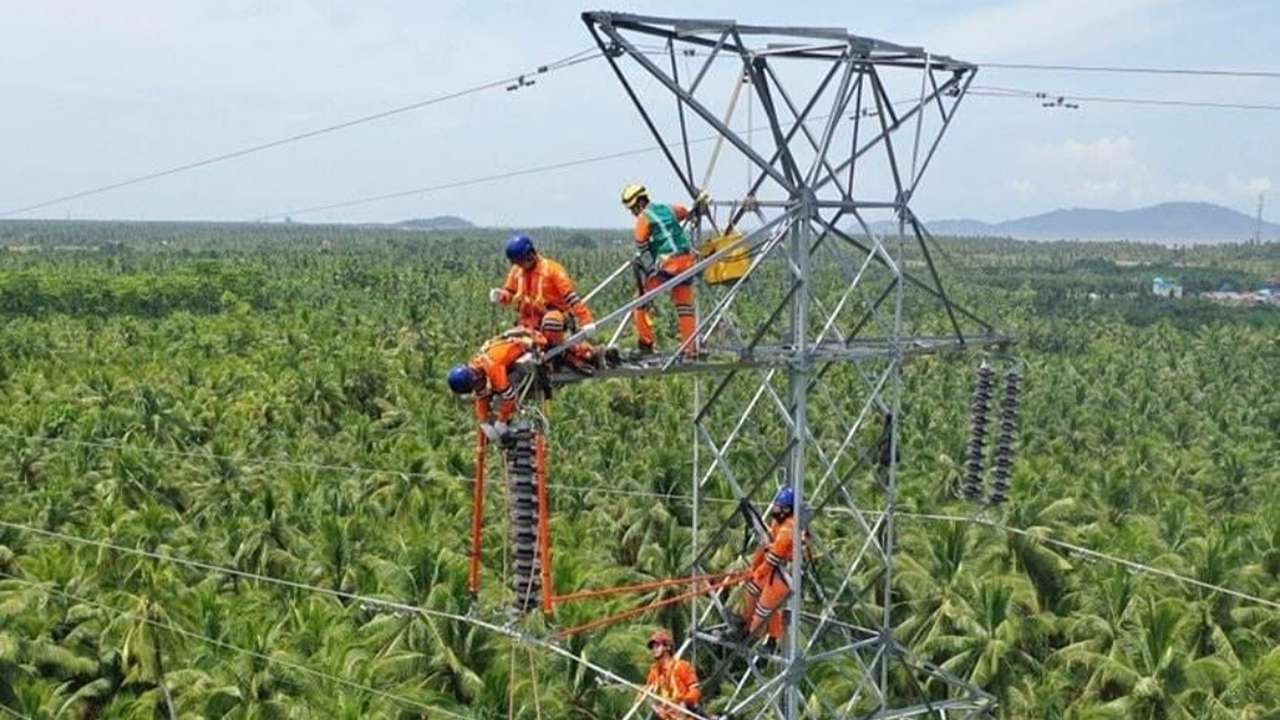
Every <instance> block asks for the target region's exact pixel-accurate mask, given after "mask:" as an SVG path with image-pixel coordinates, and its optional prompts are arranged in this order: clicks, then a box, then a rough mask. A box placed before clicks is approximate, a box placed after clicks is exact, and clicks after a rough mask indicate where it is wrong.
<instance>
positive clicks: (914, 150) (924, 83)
mask: <svg viewBox="0 0 1280 720" xmlns="http://www.w3.org/2000/svg"><path fill="white" fill-rule="evenodd" d="M931 63H932V58H930V57H929V56H928V55H925V58H924V71H923V72H922V73H920V104H921V105H922V106H923V105H925V100H924V94H925V89H926V88H928V86H929V85H928V83H929V76H930V74H931V72H930V64H931ZM923 130H924V112H919V113H916V133H915V140H913V141H912V146H911V174H910V175H909V177H910V178H911V183H910V185H909V187H908V190H907V195H908V197H910V194H911V189H912V188H915V186H916V179H917V177H918V176H917V175H916V163H917V162H918V161H919V160H920V133H921V132H922V131H923Z"/></svg>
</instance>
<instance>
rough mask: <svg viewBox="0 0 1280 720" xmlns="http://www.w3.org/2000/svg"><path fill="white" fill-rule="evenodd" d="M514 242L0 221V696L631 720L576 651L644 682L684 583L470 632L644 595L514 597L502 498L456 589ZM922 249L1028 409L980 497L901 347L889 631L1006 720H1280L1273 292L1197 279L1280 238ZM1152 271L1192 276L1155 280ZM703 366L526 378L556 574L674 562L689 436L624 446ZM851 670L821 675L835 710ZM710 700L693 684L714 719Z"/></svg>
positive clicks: (935, 387)
mask: <svg viewBox="0 0 1280 720" xmlns="http://www.w3.org/2000/svg"><path fill="white" fill-rule="evenodd" d="M531 232H532V233H533V234H534V235H535V236H536V237H537V238H538V239H539V242H540V243H541V245H542V246H543V247H545V248H546V251H547V252H548V253H549V254H551V255H552V256H554V257H556V258H557V259H558V260H560V261H561V262H562V263H564V264H565V265H566V266H567V267H570V268H572V270H573V272H574V274H575V275H576V276H577V277H578V278H580V279H581V282H582V284H583V285H586V286H588V287H589V286H591V285H594V284H595V282H597V281H599V280H601V279H603V278H604V277H605V276H606V275H607V274H608V273H609V272H610V270H612V269H613V268H614V267H615V266H617V265H618V263H619V262H621V261H622V260H624V259H625V258H626V257H627V256H628V253H629V252H630V251H629V249H628V248H627V247H626V245H625V243H626V242H627V238H626V236H625V234H624V233H621V232H612V231H609V232H602V231H591V230H565V229H545V230H541V231H538V230H533V231H531ZM507 234H508V233H507V232H506V231H498V230H468V231H459V232H451V231H439V232H418V231H413V232H409V231H403V230H392V229H379V228H351V227H337V226H302V225H247V224H246V225H214V224H208V225H204V224H194V223H191V224H185V223H184V224H179V223H174V224H164V223H154V224H145V225H144V224H125V223H54V222H17V221H11V222H5V223H3V224H0V243H2V244H3V245H4V246H5V250H4V252H3V253H0V400H2V402H0V497H2V498H3V502H2V503H0V714H6V713H7V714H9V715H12V716H15V717H25V718H34V719H39V720H46V719H52V718H86V719H87V718H102V719H109V718H110V719H125V718H129V719H136V718H173V717H177V718H226V719H229V720H230V719H237V720H239V719H244V720H248V719H251V718H263V719H267V718H299V719H303V718H353V719H354V718H371V717H378V718H402V719H405V720H407V719H409V718H433V719H434V718H468V719H476V720H484V719H490V718H493V719H497V718H523V719H527V720H534V719H535V718H543V717H545V718H578V719H581V720H587V719H600V720H604V719H613V718H619V717H622V716H623V715H625V714H626V712H627V710H628V708H630V707H631V705H632V704H633V702H634V701H635V699H636V697H635V693H634V690H632V689H631V688H630V687H628V686H627V685H625V684H623V683H621V682H619V680H618V679H617V678H615V677H612V676H610V675H608V674H604V673H601V672H599V671H598V670H596V669H593V668H592V667H590V666H587V665H584V664H582V663H580V662H577V659H587V660H589V661H590V662H591V663H592V664H594V665H596V666H598V667H602V668H605V669H607V670H608V671H610V672H611V673H614V674H616V675H617V676H618V677H620V678H622V679H623V680H626V681H629V682H633V683H641V682H643V680H644V672H645V670H646V668H647V667H648V663H649V657H648V655H647V654H646V650H645V639H646V638H647V637H648V636H649V633H651V632H652V631H653V629H654V628H655V627H658V626H663V627H667V628H670V629H671V630H672V631H673V632H674V633H675V634H677V635H680V634H682V633H683V631H684V630H685V629H687V627H688V625H689V613H688V609H687V607H685V606H683V605H682V604H681V603H672V604H670V605H665V606H662V607H660V608H659V609H657V610H655V611H654V612H650V613H645V614H641V615H638V616H635V617H632V618H628V619H627V620H625V621H623V622H620V623H617V624H614V625H611V626H609V627H607V628H602V629H600V630H599V631H594V632H585V633H582V634H578V635H574V636H573V637H570V638H564V639H559V640H554V642H555V643H556V644H557V645H558V646H559V647H560V648H562V649H563V650H564V653H562V654H557V653H555V652H549V651H548V650H547V648H546V647H544V646H541V645H537V644H531V643H528V642H519V641H517V640H516V639H513V637H512V636H511V635H510V634H504V633H503V632H496V631H495V630H494V628H493V627H486V626H481V625H477V624H475V623H471V622H467V621H466V620H467V619H468V618H475V619H479V620H483V621H484V622H485V623H488V624H490V625H492V626H497V627H499V628H501V627H507V626H508V623H510V627H513V628H516V629H518V631H519V632H520V633H524V634H526V635H527V637H530V638H536V639H539V640H540V641H545V642H548V643H549V642H552V641H553V639H554V638H555V635H556V633H557V631H558V630H559V629H560V628H564V627H571V626H576V625H579V624H581V623H585V622H588V621H590V620H592V619H594V618H598V617H603V616H606V615H609V614H612V613H618V612H621V611H625V610H627V609H628V608H630V607H633V606H634V605H635V604H636V599H635V598H622V599H617V598H605V599H601V600H597V601H592V602H586V603H581V604H574V605H571V606H566V607H564V608H563V609H562V610H561V611H559V612H557V614H556V615H555V617H554V618H547V617H543V616H541V615H540V614H539V613H533V614H530V615H529V616H527V617H523V618H515V619H513V618H511V617H510V616H509V615H508V613H507V610H508V608H509V607H510V602H509V599H510V597H509V596H510V591H509V590H508V589H507V588H505V587H504V584H503V583H502V582H501V579H502V578H503V577H504V575H505V574H506V573H508V572H510V564H511V559H510V557H508V549H507V543H506V540H505V537H506V536H505V530H504V527H503V523H504V522H505V518H506V517H507V514H506V502H507V500H506V498H505V497H504V495H503V493H502V485H501V483H495V485H494V487H492V488H491V491H490V492H489V494H488V499H487V502H488V508H487V515H486V516H487V517H488V518H489V520H488V522H489V523H490V526H489V529H491V531H490V532H487V533H486V536H485V538H486V539H485V546H484V553H485V567H484V572H485V575H486V578H487V580H486V584H485V585H484V586H483V590H482V592H481V593H480V595H479V597H477V598H472V597H471V596H470V594H469V593H468V588H467V580H468V562H467V559H468V552H469V543H470V523H471V493H472V478H473V477H474V463H475V456H474V447H475V424H474V419H473V418H472V415H471V408H470V406H469V404H468V403H465V402H461V401H459V400H458V399H456V398H455V397H454V396H453V395H452V394H451V393H450V392H449V390H448V388H447V387H446V386H445V380H444V377H445V373H446V372H447V370H448V369H449V367H450V366H451V365H453V364H455V363H458V362H460V361H463V360H465V359H466V358H467V357H468V356H469V354H470V353H472V352H473V351H474V349H475V348H476V347H477V346H478V345H479V344H480V343H481V342H483V341H484V340H485V339H486V338H487V337H489V335H491V334H492V333H493V332H494V331H495V330H496V329H497V328H500V327H501V326H502V325H503V323H505V322H509V318H508V317H506V316H505V315H500V311H499V310H498V309H496V308H494V307H493V306H492V305H490V304H488V303H486V302H485V301H484V296H485V293H486V291H487V289H488V288H490V287H493V286H495V285H496V284H498V283H499V282H500V280H501V278H502V277H503V275H504V274H505V272H506V268H507V265H506V261H505V259H504V258H503V257H502V253H501V247H502V243H503V241H504V240H505V238H506V235H507ZM939 250H940V252H939V253H938V255H939V258H940V263H941V272H942V273H943V275H944V276H945V277H946V279H947V280H948V282H949V285H950V287H951V288H952V290H953V292H954V293H955V294H956V296H957V297H958V298H960V299H961V300H962V301H963V302H965V303H966V304H968V305H970V306H972V307H976V308H980V309H981V311H982V314H983V315H984V316H985V317H987V318H989V319H991V320H993V321H995V322H996V324H997V325H998V326H999V327H1000V328H1001V329H1002V330H1004V331H1006V332H1008V333H1010V334H1011V335H1013V336H1014V337H1015V338H1017V342H1016V343H1015V345H1014V346H1013V348H1012V350H1011V352H1012V353H1013V354H1014V355H1015V356H1016V357H1017V358H1018V360H1019V361H1020V362H1022V363H1023V364H1024V366H1025V373H1024V374H1025V378H1026V380H1025V393H1024V402H1023V405H1022V417H1021V421H1020V426H1021V430H1020V433H1019V435H1018V440H1017V459H1016V464H1015V466H1014V472H1013V483H1012V488H1011V491H1010V499H1009V501H1008V502H1007V503H1005V504H1004V505H1002V506H999V507H998V508H995V509H981V508H976V507H975V506H974V505H973V504H971V503H967V502H965V500H964V499H963V493H962V485H963V473H964V456H965V444H966V441H967V440H968V427H969V425H968V422H969V417H968V416H969V394H970V392H971V389H972V383H973V376H974V368H975V365H976V363H977V362H978V361H979V360H980V358H979V357H975V356H969V357H961V358H949V357H929V358H923V359H919V360H916V361H913V363H912V364H911V365H910V366H909V369H908V373H907V383H908V389H909V392H910V393H911V398H912V400H911V402H910V403H909V404H908V405H907V406H905V407H904V409H903V423H904V425H903V427H904V436H903V438H902V443H901V452H902V468H903V472H902V476H901V478H900V479H899V486H900V491H901V498H900V503H901V505H902V508H903V510H904V515H903V517H902V518H901V523H900V527H899V529H898V530H899V534H900V535H899V541H900V543H901V552H900V553H899V554H898V556H897V561H896V562H897V571H896V574H895V576H894V581H893V587H892V588H891V593H890V597H891V598H892V600H891V606H890V607H889V608H887V609H888V610H889V612H890V614H891V617H892V618H893V622H894V624H895V628H896V635H897V636H898V637H899V638H900V639H901V640H902V642H903V643H905V644H906V645H907V646H908V647H909V648H910V649H911V651H912V652H913V653H915V654H916V655H917V656H918V657H920V658H923V659H926V660H928V661H929V662H931V663H934V664H936V665H937V666H938V667H940V668H942V669H943V670H945V671H947V672H949V673H951V674H953V675H955V676H957V677H959V678H963V679H964V680H966V681H970V682H972V683H974V684H976V685H978V686H980V687H982V688H983V689H984V690H985V691H987V692H989V693H991V694H992V695H993V696H995V697H996V698H997V699H998V702H999V710H998V711H997V712H998V715H999V717H1002V718H1046V719H1052V720H1086V719H1090V720H1092V719H1097V718H1117V719H1120V718H1137V719H1140V720H1175V719H1193V718H1194V719H1197V720H1199V719H1206V720H1207V719H1213V720H1217V719H1222V720H1228V719H1231V720H1241V719H1244V720H1275V719H1277V718H1280V373H1277V368H1280V312H1277V310H1276V309H1275V308H1274V307H1271V308H1266V307H1259V308H1248V307H1224V306H1220V305H1214V304H1211V303H1209V302H1206V301H1203V300H1200V299H1197V298H1195V297H1194V296H1195V295H1196V294H1197V293H1199V292H1204V291H1212V290H1215V289H1217V288H1219V287H1221V286H1222V285H1224V284H1230V285H1233V286H1237V287H1253V286H1259V285H1261V284H1263V283H1264V282H1265V281H1266V280H1267V279H1268V278H1271V277H1273V276H1275V275H1276V274H1277V273H1280V246H1278V245H1221V246H1204V247H1196V248H1190V249H1177V250H1171V249H1167V248H1164V247H1161V246H1156V245H1137V244H1103V243H1022V242H1015V241H1011V240H1000V239H981V240H976V239H964V240H961V239H946V238H943V239H941V240H939ZM908 259H909V260H911V259H914V260H915V261H920V258H912V257H911V256H909V258H908ZM1153 276H1175V277H1178V278H1180V279H1181V282H1182V283H1183V285H1184V287H1185V290H1186V297H1185V298H1184V299H1182V300H1179V301H1163V300H1158V299H1155V298H1153V297H1151V293H1150V289H1151V278H1152V277H1153ZM624 290H625V289H619V290H617V291H616V293H615V295H612V296H610V295H609V294H608V293H606V294H605V295H604V296H601V298H599V299H598V300H597V301H596V302H598V303H599V305H600V307H602V308H608V307H614V306H617V305H618V304H620V303H621V302H622V301H623V300H624V299H625V295H624V294H621V293H623V291H624ZM611 292H614V291H611ZM658 313H659V314H658V316H657V323H658V325H659V326H660V333H662V334H664V335H665V336H666V337H668V338H670V337H673V333H674V328H675V323H676V318H675V314H674V312H672V311H671V309H670V306H669V305H667V306H661V307H659V308H658ZM943 321H944V320H943V318H942V317H941V316H937V317H931V316H928V315H922V316H921V319H920V321H919V322H921V323H923V324H925V325H928V324H929V323H941V322H943ZM624 339H627V338H624ZM693 383H694V381H693V380H692V379H688V378H682V379H678V380H671V379H663V380H661V381H659V380H635V381H626V380H609V381H604V382H593V383H588V384H584V385H581V386H575V387H571V388H567V389H564V390H563V391H561V392H558V393H557V394H556V396H555V398H554V400H553V401H552V408H553V412H554V423H555V430H554V431H553V433H552V434H551V436H550V443H551V448H550V452H551V454H552V457H554V458H555V461H554V465H553V471H552V477H551V482H552V496H551V502H552V529H553V532H554V536H555V543H556V552H555V555H554V565H553V571H554V573H553V574H554V577H555V583H556V586H557V590H558V591H559V592H561V593H567V592H573V591H575V590H581V589H587V588H593V587H599V586H603V585H622V584H628V583H642V582H647V581H652V580H660V579H663V578H670V577H676V576H679V575H681V574H682V573H686V572H687V571H688V566H689V563H690V556H691V550H690V548H691V545H692V543H693V541H694V538H693V535H692V532H693V531H692V517H691V506H690V502H689V498H688V496H689V494H690V492H691V490H690V487H689V485H690V473H691V470H690V462H691V460H690V442H689V438H688V437H687V434H680V433H654V432H652V430H653V428H656V427H669V426H680V424H681V423H685V422H687V418H688V414H689V411H690V408H691V404H692V402H693V394H694V385H693ZM491 472H496V467H495V468H491ZM713 494H719V495H724V496H728V495H730V494H731V493H730V491H729V489H728V488H720V491H719V492H718V493H713ZM819 540H820V541H821V542H822V543H824V544H826V545H828V546H830V547H833V548H841V547H843V546H842V543H843V542H846V541H847V538H844V537H842V536H841V535H840V533H839V531H838V530H833V531H832V534H831V536H829V537H827V538H819ZM731 544H733V543H731ZM745 561H746V560H745V559H741V558H737V557H735V556H732V553H727V554H725V556H724V557H719V556H718V557H717V562H719V563H721V564H723V565H724V566H726V567H729V566H731V565H732V563H733V562H739V563H742V562H745ZM816 571H817V572H824V569H823V568H822V566H821V564H820V562H819V564H818V565H817V569H816ZM837 571H838V570H837V569H835V568H829V569H827V570H825V572H837ZM853 581H855V582H857V583H858V585H859V586H864V585H865V586H868V587H874V586H875V583H876V582H877V581H876V578H874V577H859V578H854V579H853ZM679 592H680V590H679V589H670V588H662V589H658V590H655V591H652V592H650V593H648V594H647V595H645V596H643V597H642V598H641V600H642V601H656V600H660V599H662V598H665V597H672V596H675V595H677V594H679ZM879 597H883V596H882V595H881V594H880V593H868V594H867V595H866V596H865V597H864V598H863V599H862V600H861V601H857V602H855V601H854V600H853V599H850V601H849V602H848V603H847V604H846V605H845V606H843V607H841V608H840V609H841V612H842V613H847V616H848V617H851V618H856V617H858V616H859V614H860V613H881V612H883V611H884V610H885V609H886V608H884V607H883V606H882V604H881V600H879V599H877V598H879ZM375 601H376V602H375ZM415 609H421V610H425V611H430V612H416V611H415ZM700 670H701V671H703V673H704V675H710V674H711V670H712V668H710V667H706V668H700ZM846 670H850V671H851V670H852V669H851V668H843V669H842V668H841V667H839V666H838V665H836V666H832V667H825V668H823V671H822V673H821V674H820V677H817V678H815V682H819V683H822V684H823V686H824V688H825V689H826V690H827V691H828V694H829V695H833V696H840V695H841V694H842V693H843V695H844V696H845V697H848V698H850V701H851V702H853V701H854V700H853V696H854V693H855V692H856V688H855V687H853V686H852V684H851V681H850V679H849V678H850V675H851V672H846ZM729 682H731V678H730V677H729V676H728V675H726V676H723V677H720V678H714V677H713V678H709V679H708V680H707V685H708V687H707V690H708V698H707V700H706V701H705V702H704V708H705V709H706V710H707V711H708V712H709V713H715V712H717V711H718V710H720V708H719V707H718V706H717V705H716V702H717V700H716V697H717V690H718V687H717V686H718V685H719V684H722V683H729ZM895 682H904V683H905V682H907V679H906V678H901V679H895ZM922 690H923V692H924V693H925V694H926V695H933V696H940V694H941V693H943V692H944V689H943V688H940V687H926V688H923V689H922ZM808 716H809V717H814V718H817V717H823V716H824V711H823V709H822V708H821V707H813V708H809V710H808Z"/></svg>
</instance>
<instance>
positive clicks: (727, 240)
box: [698, 230, 751, 285]
mask: <svg viewBox="0 0 1280 720" xmlns="http://www.w3.org/2000/svg"><path fill="white" fill-rule="evenodd" d="M730 245H736V247H734V248H733V249H732V250H730V251H729V252H727V253H725V254H724V255H722V256H720V259H719V260H717V261H716V262H714V263H712V264H711V265H710V266H708V267H707V269H706V270H703V271H702V279H703V281H704V282H706V283H707V284H708V285H723V284H725V283H731V282H733V281H735V280H737V279H738V278H741V277H742V276H743V275H746V274H747V268H748V267H749V266H750V265H751V258H750V257H749V256H748V255H747V246H746V244H745V243H743V242H742V233H741V232H739V231H737V230H730V231H728V232H726V233H725V234H723V235H717V236H716V237H713V238H711V239H710V240H708V241H706V242H705V243H703V244H702V247H700V248H698V255H699V256H700V257H702V258H708V257H711V256H712V255H714V254H715V253H717V252H720V251H721V250H723V249H725V248H726V247H729V246H730Z"/></svg>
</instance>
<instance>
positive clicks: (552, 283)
mask: <svg viewBox="0 0 1280 720" xmlns="http://www.w3.org/2000/svg"><path fill="white" fill-rule="evenodd" d="M500 302H501V303H502V304H503V305H514V306H515V308H516V311H517V312H518V313H519V320H518V321H517V323H518V324H519V325H520V326H521V327H527V328H529V329H530V330H539V331H541V332H542V333H543V334H544V335H545V336H546V338H547V342H548V343H550V344H551V345H559V344H560V343H561V342H562V341H563V340H564V320H565V316H566V315H570V314H572V315H573V317H574V318H575V319H577V321H578V327H579V328H583V327H585V326H587V325H590V324H591V323H592V322H593V319H592V317H591V311H590V310H589V309H587V305H586V303H584V302H582V298H580V297H578V292H577V290H575V289H574V287H573V280H571V279H570V278H569V273H567V272H565V269H564V266H562V265H561V264H560V263H558V262H556V261H555V260H552V259H550V258H545V257H542V256H541V255H539V256H538V259H537V260H536V261H535V262H534V264H533V267H532V268H529V269H528V270H526V269H524V268H522V267H520V266H519V265H512V266H511V271H510V272H508V273H507V280H506V282H505V283H503V285H502V298H501V300H500ZM548 311H558V318H559V323H558V324H559V333H557V332H556V330H557V329H556V327H555V325H556V323H554V322H553V323H549V324H548V325H549V326H548V327H544V323H543V316H544V315H547V314H548Z"/></svg>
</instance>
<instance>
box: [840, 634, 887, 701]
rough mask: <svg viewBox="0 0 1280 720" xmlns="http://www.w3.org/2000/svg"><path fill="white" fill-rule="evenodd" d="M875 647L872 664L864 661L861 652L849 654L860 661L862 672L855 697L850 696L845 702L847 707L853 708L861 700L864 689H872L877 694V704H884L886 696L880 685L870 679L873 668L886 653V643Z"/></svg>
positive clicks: (859, 665) (857, 661)
mask: <svg viewBox="0 0 1280 720" xmlns="http://www.w3.org/2000/svg"><path fill="white" fill-rule="evenodd" d="M875 648H876V651H875V652H874V653H872V655H871V662H870V664H868V663H865V662H863V661H862V655H861V654H859V653H853V654H851V655H849V657H851V658H853V659H854V662H856V663H858V668H859V669H860V670H861V671H862V672H860V673H859V674H858V690H857V692H855V693H854V694H853V697H851V698H849V699H848V700H847V701H845V703H844V706H845V707H846V708H852V707H853V706H854V705H855V704H856V703H857V702H858V701H859V700H861V699H862V693H863V691H864V690H870V691H871V693H872V694H873V695H874V696H875V702H876V704H878V705H881V706H883V705H884V702H885V697H884V695H883V694H881V692H880V687H879V686H878V685H876V684H875V683H874V682H870V680H871V679H872V672H871V668H873V667H875V666H876V664H877V663H879V662H880V657H881V656H882V655H883V654H884V644H883V643H880V644H877V645H876V646H875Z"/></svg>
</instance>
